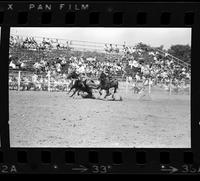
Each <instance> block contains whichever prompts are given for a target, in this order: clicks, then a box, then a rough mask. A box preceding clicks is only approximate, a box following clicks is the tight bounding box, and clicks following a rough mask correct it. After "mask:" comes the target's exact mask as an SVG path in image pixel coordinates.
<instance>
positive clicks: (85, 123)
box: [9, 88, 191, 148]
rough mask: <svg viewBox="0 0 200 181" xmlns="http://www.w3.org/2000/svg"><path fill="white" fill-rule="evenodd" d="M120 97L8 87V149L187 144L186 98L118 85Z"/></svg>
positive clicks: (187, 110) (172, 145)
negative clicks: (107, 98) (145, 93)
mask: <svg viewBox="0 0 200 181" xmlns="http://www.w3.org/2000/svg"><path fill="white" fill-rule="evenodd" d="M118 95H121V96H122V98H123V100H122V101H105V100H98V99H83V98H81V97H80V96H79V97H77V96H75V97H74V98H70V97H69V95H67V93H66V92H46V91H9V124H10V139H11V147H136V148H141V147H143V148H144V147H145V148H153V147H155V148H189V147H190V146H191V141H190V134H191V131H190V128H191V126H190V124H191V123H190V96H189V95H173V94H172V95H169V94H168V93H167V92H166V91H164V90H161V89H159V88H154V89H152V93H151V100H150V99H148V100H141V99H139V97H140V96H141V95H139V94H134V93H133V91H130V90H129V91H127V92H126V91H125V90H124V89H122V88H121V89H119V91H118Z"/></svg>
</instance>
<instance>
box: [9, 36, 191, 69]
mask: <svg viewBox="0 0 200 181" xmlns="http://www.w3.org/2000/svg"><path fill="white" fill-rule="evenodd" d="M11 37H12V38H13V39H14V41H15V42H16V43H18V44H20V43H21V44H22V42H24V41H25V40H26V38H27V37H25V36H19V35H15V34H11ZM29 38H32V39H33V40H35V42H37V44H41V43H42V42H43V41H44V40H45V41H46V42H49V43H51V44H52V45H54V46H53V47H51V48H47V49H46V50H47V52H46V51H45V50H37V49H36V48H35V49H34V48H30V49H29V50H32V51H33V52H34V51H37V54H38V57H42V56H43V57H44V56H45V52H46V53H48V54H49V55H50V54H52V53H53V54H57V53H60V54H66V53H67V51H66V49H67V46H68V47H69V48H70V50H71V51H80V52H87V51H90V52H97V53H104V54H106V56H107V57H108V58H110V57H112V56H115V57H122V56H123V47H124V45H122V44H115V45H113V46H117V47H118V48H119V52H118V53H116V52H106V51H105V45H110V43H98V42H89V41H79V40H70V39H58V38H47V37H45V38H44V37H38V36H34V37H29ZM58 43H59V45H60V47H61V48H60V49H59V52H56V51H55V50H56V49H57V47H56V44H58ZM111 45H112V44H111ZM126 46H127V47H130V48H133V49H136V46H132V45H126ZM62 47H63V48H62ZM151 49H152V50H153V51H154V52H157V53H159V54H160V55H161V56H163V57H164V56H168V58H169V59H170V60H172V61H174V62H175V63H177V64H178V65H181V66H183V67H187V68H189V69H190V68H191V65H190V64H189V63H187V62H184V61H183V60H181V59H179V58H177V57H175V56H173V55H171V54H169V53H168V52H165V51H164V50H161V49H159V48H152V47H151ZM12 50H13V53H14V54H16V55H18V56H17V57H20V58H21V59H26V60H27V59H29V58H30V57H26V56H25V55H24V54H23V51H27V50H23V49H20V52H19V51H17V49H16V51H15V48H14V47H13V48H12ZM12 50H11V51H12ZM61 50H63V51H61ZM11 54H12V52H11ZM19 54H22V55H19ZM23 56H24V57H23ZM29 56H31V51H30V52H29Z"/></svg>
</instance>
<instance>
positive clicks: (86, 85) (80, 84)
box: [67, 71, 98, 98]
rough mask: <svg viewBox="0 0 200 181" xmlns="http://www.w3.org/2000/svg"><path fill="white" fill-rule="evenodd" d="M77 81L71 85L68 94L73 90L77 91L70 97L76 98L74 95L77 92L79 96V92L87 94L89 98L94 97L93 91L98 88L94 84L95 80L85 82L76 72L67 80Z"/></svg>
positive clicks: (70, 74)
mask: <svg viewBox="0 0 200 181" xmlns="http://www.w3.org/2000/svg"><path fill="white" fill-rule="evenodd" d="M70 78H71V79H75V80H74V81H72V82H71V83H70V84H69V87H70V90H69V91H68V94H69V93H70V92H71V91H72V89H75V91H74V92H73V94H72V95H71V96H70V97H72V96H74V94H75V93H76V92H77V94H78V95H79V92H80V91H82V92H87V93H88V96H87V97H90V98H91V97H93V95H92V89H93V88H97V87H98V86H96V84H95V83H94V81H93V80H89V79H85V80H83V79H82V78H81V76H80V74H78V73H76V72H75V71H72V72H71V73H69V74H68V75H67V79H70Z"/></svg>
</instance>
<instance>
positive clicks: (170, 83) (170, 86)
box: [169, 79, 172, 95]
mask: <svg viewBox="0 0 200 181" xmlns="http://www.w3.org/2000/svg"><path fill="white" fill-rule="evenodd" d="M171 94H172V79H170V80H169V95H171Z"/></svg>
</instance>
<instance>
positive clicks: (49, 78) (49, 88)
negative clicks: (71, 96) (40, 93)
mask: <svg viewBox="0 0 200 181" xmlns="http://www.w3.org/2000/svg"><path fill="white" fill-rule="evenodd" d="M50 76H51V75H50V71H48V74H47V77H48V91H49V92H50V91H51V77H50Z"/></svg>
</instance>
